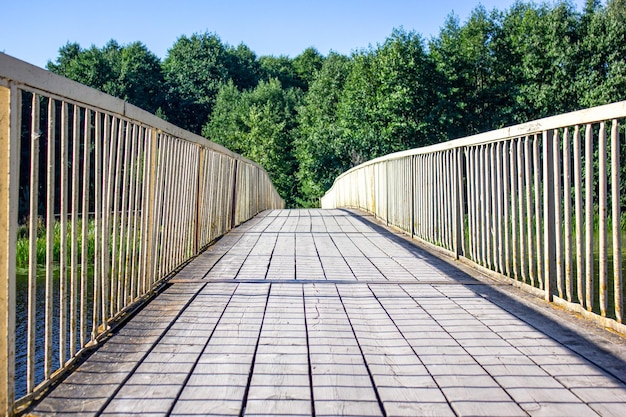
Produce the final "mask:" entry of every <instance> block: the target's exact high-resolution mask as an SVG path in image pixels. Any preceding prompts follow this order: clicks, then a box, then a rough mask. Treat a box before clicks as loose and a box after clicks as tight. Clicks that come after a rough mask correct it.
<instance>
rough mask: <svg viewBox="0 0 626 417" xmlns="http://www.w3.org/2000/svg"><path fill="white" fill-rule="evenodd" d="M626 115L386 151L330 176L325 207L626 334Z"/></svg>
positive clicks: (608, 109)
mask: <svg viewBox="0 0 626 417" xmlns="http://www.w3.org/2000/svg"><path fill="white" fill-rule="evenodd" d="M625 118H626V101H623V102H619V103H614V104H610V105H606V106H601V107H596V108H592V109H587V110H582V111H577V112H573V113H568V114H563V115H560V116H555V117H550V118H545V119H541V120H536V121H533V122H530V123H525V124H521V125H517V126H513V127H509V128H505V129H499V130H495V131H491V132H487V133H484V134H480V135H475V136H471V137H467V138H462V139H457V140H453V141H450V142H446V143H441V144H438V145H434V146H429V147H425V148H420V149H414V150H410V151H405V152H399V153H395V154H391V155H388V156H385V157H381V158H378V159H374V160H372V161H369V162H366V163H364V164H362V165H359V166H357V167H355V168H352V169H351V170H349V171H347V172H345V173H344V174H342V175H341V176H339V177H338V178H337V179H336V180H335V183H334V184H333V187H332V188H331V189H330V190H329V191H328V192H327V193H326V195H325V196H324V197H323V198H322V207H323V208H335V207H352V208H359V209H362V210H365V211H368V212H370V213H373V214H375V215H376V216H377V217H379V218H380V219H382V220H383V221H386V222H387V223H388V224H389V225H392V226H394V227H397V228H399V229H401V230H403V231H405V232H406V233H408V234H410V235H411V236H412V237H415V238H416V239H418V240H420V241H422V242H424V243H426V244H431V245H435V246H436V247H437V248H441V249H443V250H445V251H447V252H448V253H450V254H452V255H453V256H455V257H457V258H458V259H461V260H464V261H467V262H470V263H471V264H473V265H474V266H478V267H479V268H480V269H482V270H483V271H485V272H488V273H490V274H491V275H494V276H496V277H499V278H501V277H503V276H504V277H507V278H509V279H510V281H509V282H512V283H514V284H515V285H518V286H520V287H522V288H524V289H526V290H528V291H530V292H533V293H535V294H537V295H540V296H542V297H544V298H545V299H546V300H549V301H554V302H555V303H558V304H560V305H562V306H565V307H567V308H570V309H572V310H574V311H577V312H579V313H581V314H583V315H585V316H587V317H588V318H591V319H593V320H596V321H598V322H600V323H601V324H602V325H604V326H608V327H610V328H612V329H614V330H616V331H618V332H621V333H623V334H626V326H624V325H623V324H621V323H622V320H623V314H624V297H623V295H624V287H623V279H622V246H621V233H622V231H621V228H620V223H621V211H622V207H620V205H621V203H622V201H621V197H622V192H621V190H620V189H621V186H623V184H622V183H621V182H620V168H621V164H620V152H624V150H625V146H626V144H625V143H624V142H623V136H624V119H625ZM620 137H622V141H621V142H620ZM622 156H623V155H622ZM623 180H626V179H623ZM621 184H622V185H621ZM609 225H610V230H609Z"/></svg>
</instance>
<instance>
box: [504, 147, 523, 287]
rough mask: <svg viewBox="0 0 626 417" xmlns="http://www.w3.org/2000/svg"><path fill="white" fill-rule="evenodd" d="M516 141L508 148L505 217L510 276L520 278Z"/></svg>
mask: <svg viewBox="0 0 626 417" xmlns="http://www.w3.org/2000/svg"><path fill="white" fill-rule="evenodd" d="M517 141H518V139H514V140H512V141H511V146H510V148H509V152H510V153H509V159H510V167H511V171H510V172H509V178H508V181H510V183H511V218H510V219H507V222H510V223H511V255H512V260H513V270H512V271H511V278H514V279H515V280H517V281H519V280H520V275H521V274H520V270H519V241H520V239H519V235H518V231H517V229H518V222H517V214H518V211H517V196H518V194H517V155H516V153H517Z"/></svg>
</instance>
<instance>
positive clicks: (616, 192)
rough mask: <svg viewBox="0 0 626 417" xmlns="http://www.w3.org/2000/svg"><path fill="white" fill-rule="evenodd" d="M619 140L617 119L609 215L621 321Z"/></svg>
mask: <svg viewBox="0 0 626 417" xmlns="http://www.w3.org/2000/svg"><path fill="white" fill-rule="evenodd" d="M619 153H620V141H619V130H618V122H617V119H615V120H613V121H612V125H611V202H612V209H611V215H612V216H613V217H612V222H613V298H614V300H613V301H614V304H615V308H614V313H615V320H617V322H618V323H621V322H622V241H621V235H622V233H621V220H622V218H621V217H622V216H621V208H620V204H621V201H620V169H621V166H620V154H619Z"/></svg>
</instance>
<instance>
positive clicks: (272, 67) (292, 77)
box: [259, 55, 306, 90]
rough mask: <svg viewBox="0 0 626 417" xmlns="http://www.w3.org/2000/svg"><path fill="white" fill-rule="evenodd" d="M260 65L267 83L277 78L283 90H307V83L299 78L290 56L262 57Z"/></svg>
mask: <svg viewBox="0 0 626 417" xmlns="http://www.w3.org/2000/svg"><path fill="white" fill-rule="evenodd" d="M259 64H260V65H261V72H262V74H263V79H264V80H265V81H269V80H271V79H273V78H275V79H277V80H278V81H280V83H281V85H282V86H283V88H299V89H301V90H304V89H305V87H306V85H305V82H304V81H303V80H302V79H300V77H299V76H298V73H297V71H296V68H295V67H294V63H293V60H291V59H290V58H289V57H288V56H285V55H281V56H278V57H276V56H262V57H260V58H259Z"/></svg>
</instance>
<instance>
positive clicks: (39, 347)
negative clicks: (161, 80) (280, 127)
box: [0, 53, 284, 415]
mask: <svg viewBox="0 0 626 417" xmlns="http://www.w3.org/2000/svg"><path fill="white" fill-rule="evenodd" d="M0 167H1V168H0V169H1V171H0V204H2V208H1V209H0V233H1V235H0V280H1V281H2V283H1V285H0V380H1V383H2V385H1V393H0V414H2V415H11V414H13V413H14V412H15V411H16V409H18V408H19V407H20V405H21V404H25V403H27V402H28V401H29V399H31V398H32V397H33V396H34V395H36V394H37V393H38V392H40V391H41V390H42V389H44V388H45V387H46V386H47V385H49V384H50V382H51V381H53V380H54V379H55V377H56V376H58V375H60V374H61V373H62V371H63V370H64V369H66V368H68V367H69V366H71V365H72V363H73V362H74V361H75V360H76V358H77V357H78V356H79V355H80V354H81V353H82V352H84V351H85V350H87V349H89V348H90V347H91V346H94V345H97V344H98V341H99V340H100V339H101V338H102V337H103V336H104V335H106V334H107V332H108V331H109V329H110V328H111V326H112V325H114V324H115V323H116V322H117V321H118V320H119V319H120V318H121V317H123V316H124V315H126V314H128V312H129V311H130V310H131V309H133V308H134V307H135V306H137V305H138V304H139V303H140V302H141V301H142V300H144V299H145V298H146V297H148V296H149V295H150V294H151V293H152V292H153V291H154V290H155V289H156V288H158V287H159V285H160V284H161V283H162V282H163V281H164V279H165V278H167V277H168V276H169V275H170V274H172V272H174V271H176V270H177V268H179V267H180V266H181V265H182V264H184V263H185V262H186V261H187V260H188V259H189V258H190V257H192V256H193V255H195V254H197V253H198V252H199V251H200V250H201V249H202V248H203V247H205V246H207V245H208V244H209V243H210V242H212V241H214V240H215V239H216V238H218V237H219V236H221V235H223V234H224V233H226V232H227V231H228V230H230V229H231V228H233V227H235V226H237V225H239V224H240V223H242V222H244V221H246V220H247V219H249V218H251V217H252V216H254V215H256V214H257V213H259V212H260V211H263V210H266V209H274V208H283V207H284V201H283V199H282V198H281V197H280V196H279V195H278V194H277V192H276V190H275V189H274V187H273V185H272V183H271V181H270V179H269V177H268V175H267V173H266V172H265V170H264V169H263V168H261V167H260V166H259V165H257V164H255V163H254V162H252V161H249V160H247V159H245V158H243V157H241V156H240V155H237V154H235V153H233V152H231V151H229V150H228V149H226V148H224V147H222V146H219V145H217V144H214V143H212V142H209V141H208V140H206V139H204V138H202V137H200V136H197V135H194V134H192V133H190V132H187V131H185V130H183V129H180V128H178V127H176V126H174V125H172V124H170V123H168V122H165V121H164V120H162V119H160V118H158V117H156V116H154V115H152V114H150V113H147V112H145V111H143V110H141V109H139V108H137V107H135V106H132V105H130V104H128V103H126V102H124V101H122V100H119V99H116V98H114V97H111V96H108V95H106V94H103V93H100V92H98V91H96V90H93V89H91V88H88V87H85V86H83V85H80V84H78V83H75V82H73V81H70V80H68V79H65V78H63V77H60V76H57V75H55V74H52V73H50V72H48V71H45V70H43V69H40V68H37V67H35V66H32V65H30V64H27V63H25V62H22V61H19V60H17V59H15V58H12V57H10V56H8V55H5V54H1V53H0ZM18 235H19V236H20V239H18ZM17 245H20V246H21V249H24V251H25V252H26V253H28V256H27V261H26V264H27V265H25V266H22V267H21V268H18V267H17V265H16V256H17V254H16V251H17V249H16V246H17ZM38 258H39V262H38ZM16 288H17V290H16Z"/></svg>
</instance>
